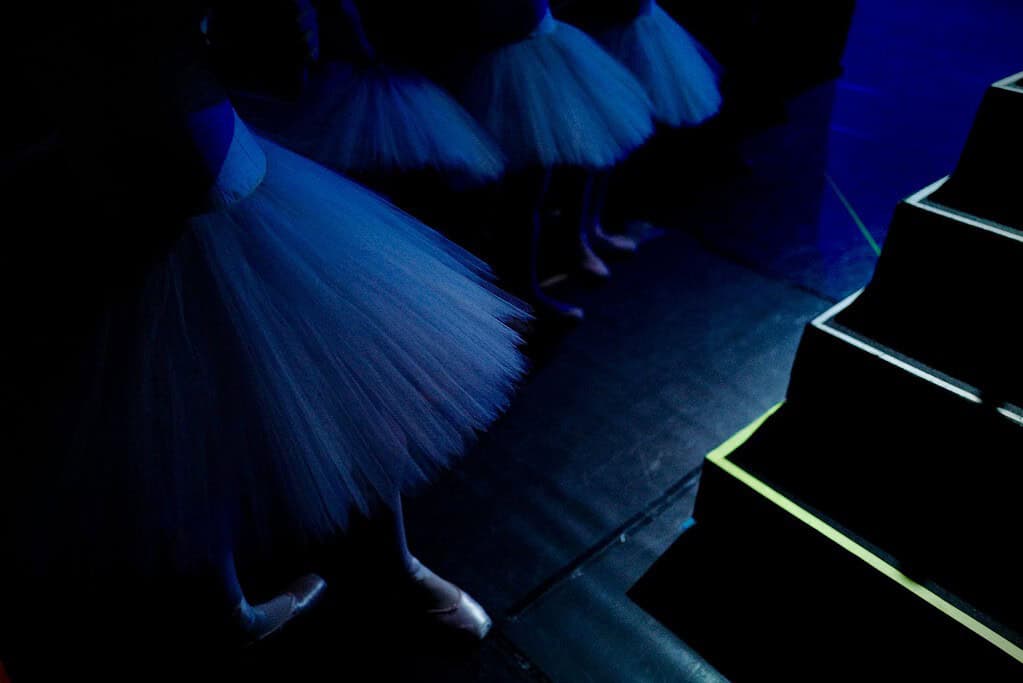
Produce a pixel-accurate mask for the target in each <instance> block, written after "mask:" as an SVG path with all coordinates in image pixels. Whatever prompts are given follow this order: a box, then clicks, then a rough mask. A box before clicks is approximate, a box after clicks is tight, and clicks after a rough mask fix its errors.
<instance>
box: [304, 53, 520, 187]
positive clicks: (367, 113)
mask: <svg viewBox="0 0 1023 683" xmlns="http://www.w3.org/2000/svg"><path fill="white" fill-rule="evenodd" d="M286 137H287V140H288V143H289V145H290V146H292V147H293V148H295V149H296V150H298V151H299V152H301V153H303V154H304V155H306V156H308V157H309V158H311V159H315V160H316V161H319V162H320V163H322V164H324V165H327V166H330V167H332V168H336V169H338V170H340V171H343V172H350V173H359V174H365V173H384V174H386V173H401V172H406V171H418V170H424V169H429V170H435V171H439V172H441V173H444V174H448V175H451V176H452V179H453V180H457V181H459V182H460V183H485V182H488V181H493V180H496V179H497V178H499V177H500V176H501V174H502V172H503V171H504V158H503V156H502V154H501V152H500V150H499V149H498V147H497V145H496V143H495V142H494V141H493V140H492V139H491V138H490V136H489V135H488V134H487V132H486V131H484V130H483V129H482V128H481V127H480V125H479V124H478V123H477V122H476V120H475V119H473V117H472V116H470V115H469V114H468V112H466V111H465V110H464V109H463V108H462V106H461V105H460V104H458V102H456V101H455V99H454V98H453V97H452V96H451V95H449V94H448V93H447V92H446V91H444V90H443V89H441V88H440V87H439V86H437V85H436V84H434V83H433V82H432V81H430V80H429V79H427V78H426V77H425V76H422V75H420V74H417V73H414V72H411V71H402V70H396V69H392V68H389V67H386V66H368V67H361V66H353V65H351V64H347V63H341V62H335V63H332V64H331V65H330V66H329V67H328V70H327V73H326V75H325V76H324V78H323V80H322V81H321V82H320V83H319V84H318V86H317V87H316V88H315V89H314V92H313V96H312V97H310V98H308V103H307V104H306V106H305V107H304V111H303V113H302V114H301V115H300V116H299V117H298V119H297V121H296V124H295V125H294V126H292V127H291V128H290V130H289V131H288V132H287V133H286Z"/></svg>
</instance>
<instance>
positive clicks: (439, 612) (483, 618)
mask: <svg viewBox="0 0 1023 683" xmlns="http://www.w3.org/2000/svg"><path fill="white" fill-rule="evenodd" d="M410 575H411V577H412V580H413V582H414V587H415V589H416V590H417V591H420V592H421V594H422V595H423V597H425V598H426V600H427V604H429V605H430V606H428V607H426V608H425V609H424V610H423V612H422V613H421V615H422V617H423V618H425V620H426V621H427V622H429V623H430V624H431V625H433V626H437V627H440V628H441V629H443V630H444V631H446V632H448V633H451V634H454V635H458V636H461V637H464V638H468V639H469V640H473V641H480V640H483V639H484V638H486V637H487V634H488V633H489V632H490V629H491V627H492V626H493V621H492V620H491V619H490V616H489V615H488V614H487V612H486V610H484V609H483V607H482V606H480V604H479V603H478V602H476V601H475V600H473V598H472V597H471V596H470V595H469V594H468V593H466V592H465V591H463V590H462V589H461V588H459V587H458V586H456V585H454V584H453V583H451V582H450V581H447V580H445V579H442V578H441V577H439V576H437V575H436V574H434V573H433V572H432V571H430V569H429V568H427V567H426V566H425V565H424V564H423V563H422V562H420V561H419V560H417V559H415V558H412V568H411V569H410Z"/></svg>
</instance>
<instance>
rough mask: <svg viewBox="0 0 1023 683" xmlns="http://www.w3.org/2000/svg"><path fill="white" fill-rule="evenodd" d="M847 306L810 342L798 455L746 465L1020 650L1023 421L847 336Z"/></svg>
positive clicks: (802, 359)
mask: <svg viewBox="0 0 1023 683" xmlns="http://www.w3.org/2000/svg"><path fill="white" fill-rule="evenodd" d="M845 305H847V303H846V304H842V305H840V306H838V307H836V308H835V309H832V311H829V312H828V313H827V314H825V315H824V316H821V318H819V319H818V320H816V321H814V322H813V323H812V324H811V325H809V326H808V327H807V329H806V332H805V333H804V337H803V340H802V342H801V345H800V349H799V352H798V353H797V356H796V362H795V365H794V367H793V371H792V379H791V383H790V386H789V392H788V400H787V404H786V411H787V415H788V418H787V419H788V422H789V423H790V424H792V425H797V426H796V427H795V428H794V429H793V430H792V433H791V434H790V435H789V436H788V437H787V438H788V441H789V444H788V446H787V447H786V448H784V449H777V450H776V451H773V452H770V453H763V452H757V451H745V452H743V453H741V454H739V455H737V456H736V458H735V459H736V462H739V463H740V464H742V466H743V467H746V468H747V469H749V470H750V471H751V472H753V473H754V474H756V475H757V476H758V477H761V478H762V479H764V480H765V481H767V482H769V483H770V484H771V485H773V486H776V487H777V488H779V489H780V490H783V491H785V492H786V493H787V494H788V495H789V496H791V497H792V498H793V499H794V500H797V501H799V502H800V503H801V504H803V505H806V506H807V507H809V508H812V509H814V510H816V511H818V512H819V513H820V514H822V515H824V516H826V517H827V518H828V519H830V520H833V521H834V522H835V523H836V524H837V525H840V526H841V527H842V528H844V529H846V530H848V531H849V532H850V533H853V534H855V535H856V536H857V537H859V538H862V539H864V540H865V541H866V542H867V543H869V544H870V545H871V546H872V547H875V548H877V549H879V550H880V551H882V552H883V553H884V554H886V555H887V556H889V557H891V558H892V561H893V562H894V563H896V564H898V565H899V566H900V567H902V569H903V570H904V571H906V572H908V573H911V574H913V575H914V576H918V577H920V578H922V579H927V580H933V581H934V582H936V583H937V584H939V585H940V586H942V588H943V589H945V590H947V591H948V592H949V593H951V594H954V595H956V596H959V598H961V599H962V600H964V601H965V602H966V603H969V604H971V605H973V606H975V607H976V608H979V609H980V610H982V611H983V612H985V613H986V614H988V615H990V617H991V619H992V621H991V624H992V626H993V627H994V628H996V629H997V630H999V631H1000V632H1002V633H1004V634H1005V635H1006V636H1007V637H1009V638H1012V639H1015V640H1020V638H1019V637H1018V636H1017V635H1016V634H1017V633H1020V632H1023V591H1020V590H1018V581H1019V577H1020V576H1023V561H1021V560H1020V559H1019V553H1017V552H1016V548H1015V543H1013V542H1012V541H1011V540H1010V539H1012V538H1014V537H1015V534H1016V529H1017V528H1019V526H1020V524H1021V523H1023V510H1021V508H1020V507H1019V504H1018V490H1019V482H1020V481H1023V411H1020V409H1019V408H1018V407H1016V406H1013V405H1011V404H1002V405H992V404H989V403H985V402H984V400H983V399H982V397H981V396H980V395H979V393H978V392H977V390H976V389H975V388H973V387H971V386H969V385H967V384H964V383H962V382H960V381H957V380H956V379H954V378H951V377H948V376H944V375H942V374H940V373H938V372H936V371H934V370H932V369H931V368H928V367H927V366H925V365H923V364H921V363H919V362H917V361H914V360H912V359H909V358H906V357H904V356H901V355H900V354H898V353H897V352H895V351H893V350H892V349H888V348H885V347H884V346H882V345H880V344H878V343H877V342H874V341H873V340H870V339H868V338H865V337H863V336H861V335H859V334H857V333H856V332H854V331H852V330H850V329H848V328H843V327H842V326H841V325H840V324H837V323H836V322H835V320H836V318H840V317H841V312H842V310H843V306H845ZM1021 644H1023V642H1021Z"/></svg>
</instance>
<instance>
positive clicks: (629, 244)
mask: <svg viewBox="0 0 1023 683" xmlns="http://www.w3.org/2000/svg"><path fill="white" fill-rule="evenodd" d="M593 246H595V247H596V248H597V249H598V250H600V251H603V252H607V253H612V254H635V253H636V250H637V249H638V248H639V245H638V244H637V243H636V240H634V239H632V238H631V237H626V236H625V235H611V234H608V233H606V232H604V228H603V227H602V226H601V225H600V224H599V223H598V224H597V225H596V226H594V228H593Z"/></svg>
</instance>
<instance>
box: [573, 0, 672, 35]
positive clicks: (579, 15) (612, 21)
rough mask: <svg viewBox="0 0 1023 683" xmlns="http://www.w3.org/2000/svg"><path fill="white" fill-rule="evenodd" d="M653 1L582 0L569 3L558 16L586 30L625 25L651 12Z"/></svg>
mask: <svg viewBox="0 0 1023 683" xmlns="http://www.w3.org/2000/svg"><path fill="white" fill-rule="evenodd" d="M653 6H654V0H584V1H583V2H575V3H569V4H568V5H567V6H566V7H565V9H564V11H563V12H559V14H558V16H559V17H561V18H562V19H564V20H565V21H567V22H569V23H573V24H577V25H579V26H582V27H584V28H586V29H588V30H601V29H605V28H608V27H610V26H615V25H617V24H625V23H628V22H630V21H632V20H633V19H635V18H636V17H638V16H640V15H642V14H649V13H650V12H651V11H652V10H653Z"/></svg>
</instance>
